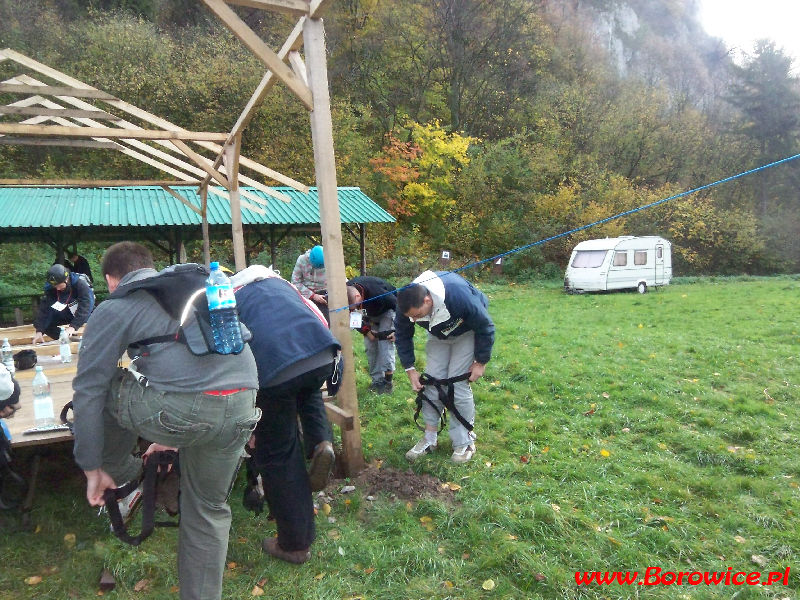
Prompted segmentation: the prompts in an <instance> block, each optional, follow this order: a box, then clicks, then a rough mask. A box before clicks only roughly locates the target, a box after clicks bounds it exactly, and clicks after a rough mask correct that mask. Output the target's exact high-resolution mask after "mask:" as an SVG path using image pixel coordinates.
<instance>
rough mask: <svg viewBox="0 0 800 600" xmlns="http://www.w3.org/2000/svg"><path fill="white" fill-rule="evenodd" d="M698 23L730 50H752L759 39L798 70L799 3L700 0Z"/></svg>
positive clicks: (795, 0)
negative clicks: (769, 42) (771, 44)
mask: <svg viewBox="0 0 800 600" xmlns="http://www.w3.org/2000/svg"><path fill="white" fill-rule="evenodd" d="M700 21H701V22H702V23H703V25H704V27H705V30H706V31H707V32H708V33H709V34H711V35H713V36H714V37H718V38H722V39H723V40H724V41H725V42H726V44H727V45H728V46H730V47H736V48H738V49H740V50H742V51H744V52H748V53H749V52H752V51H753V43H754V42H755V40H758V39H761V38H769V39H771V40H773V41H774V42H775V44H776V46H778V47H781V48H783V50H784V52H785V53H786V54H788V55H789V56H791V57H792V58H794V60H795V63H794V72H795V73H797V72H798V70H800V0H700Z"/></svg>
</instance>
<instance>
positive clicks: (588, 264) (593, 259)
mask: <svg viewBox="0 0 800 600" xmlns="http://www.w3.org/2000/svg"><path fill="white" fill-rule="evenodd" d="M606 252H608V251H607V250H578V251H577V252H576V253H575V258H573V259H572V266H573V267H575V268H576V269H596V268H597V267H599V266H600V265H602V264H603V260H604V259H605V257H606Z"/></svg>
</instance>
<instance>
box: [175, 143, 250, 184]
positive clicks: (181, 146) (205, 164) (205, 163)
mask: <svg viewBox="0 0 800 600" xmlns="http://www.w3.org/2000/svg"><path fill="white" fill-rule="evenodd" d="M170 141H171V142H172V144H173V145H174V146H175V147H176V148H177V149H178V150H180V151H181V152H183V153H184V154H185V155H186V156H188V157H189V158H190V159H191V160H193V161H194V162H195V164H196V165H197V166H198V167H200V168H201V169H202V170H203V171H205V172H206V173H208V174H209V175H210V176H211V177H213V178H214V179H216V180H217V181H218V182H219V184H220V185H222V186H225V187H229V186H230V183H229V182H228V180H227V179H226V178H225V176H224V175H223V174H222V173H220V172H219V171H217V170H216V169H212V168H211V166H210V164H209V163H210V162H211V161H210V160H208V159H207V158H206V157H204V156H201V155H199V154H198V153H197V152H195V151H194V150H192V149H191V148H189V146H187V145H186V144H185V143H183V142H182V141H180V140H170ZM237 165H238V161H237Z"/></svg>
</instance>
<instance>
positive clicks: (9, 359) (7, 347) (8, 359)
mask: <svg viewBox="0 0 800 600" xmlns="http://www.w3.org/2000/svg"><path fill="white" fill-rule="evenodd" d="M2 357H3V364H4V365H5V366H6V369H8V372H9V373H11V374H12V375H13V374H14V371H16V369H15V368H14V350H12V349H11V344H10V343H9V341H8V338H3V348H2Z"/></svg>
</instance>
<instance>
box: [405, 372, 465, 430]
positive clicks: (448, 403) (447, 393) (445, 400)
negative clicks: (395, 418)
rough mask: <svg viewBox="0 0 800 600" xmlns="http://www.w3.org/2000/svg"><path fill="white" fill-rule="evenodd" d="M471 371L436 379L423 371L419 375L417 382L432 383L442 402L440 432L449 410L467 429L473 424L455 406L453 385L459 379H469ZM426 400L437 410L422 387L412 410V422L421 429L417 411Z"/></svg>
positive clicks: (418, 411)
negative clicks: (414, 409)
mask: <svg viewBox="0 0 800 600" xmlns="http://www.w3.org/2000/svg"><path fill="white" fill-rule="evenodd" d="M471 374H472V373H469V372H467V373H464V374H462V375H457V376H455V377H450V378H449V379H436V378H435V377H431V376H430V375H428V374H427V373H423V374H422V375H420V376H419V382H420V383H421V384H422V385H423V386H426V385H432V386H433V387H435V388H436V392H437V393H438V394H439V402H441V403H442V406H444V409H443V410H442V411H441V413H439V414H440V425H439V433H441V432H442V430H443V429H444V426H445V424H446V423H447V417H446V413H447V411H448V410H449V411H450V412H451V413H453V416H454V417H455V418H456V419H458V420H459V422H460V423H461V424H462V425H463V426H464V427H466V429H467V431H472V429H473V426H472V423H470V422H469V421H467V420H466V419H465V418H464V417H463V416H462V415H461V413H460V412H458V409H457V408H456V404H455V387H454V386H453V384H454V383H458V382H459V381H466V380H467V379H469V376H470V375H471ZM423 402H427V403H428V404H429V405H430V406H432V407H433V408H434V409H435V410H436V412H439V407H437V406H436V405H435V404H434V403H433V402H431V401H430V399H429V398H428V397H427V396H426V395H425V390H424V389H422V390H420V391H419V392H417V410H416V411H415V412H414V424H415V425H416V426H417V427H418V428H419V429H420V430H422V431H425V428H424V427H422V426H420V424H419V422H418V421H417V419H418V418H419V413H420V411H422V403H423Z"/></svg>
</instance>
